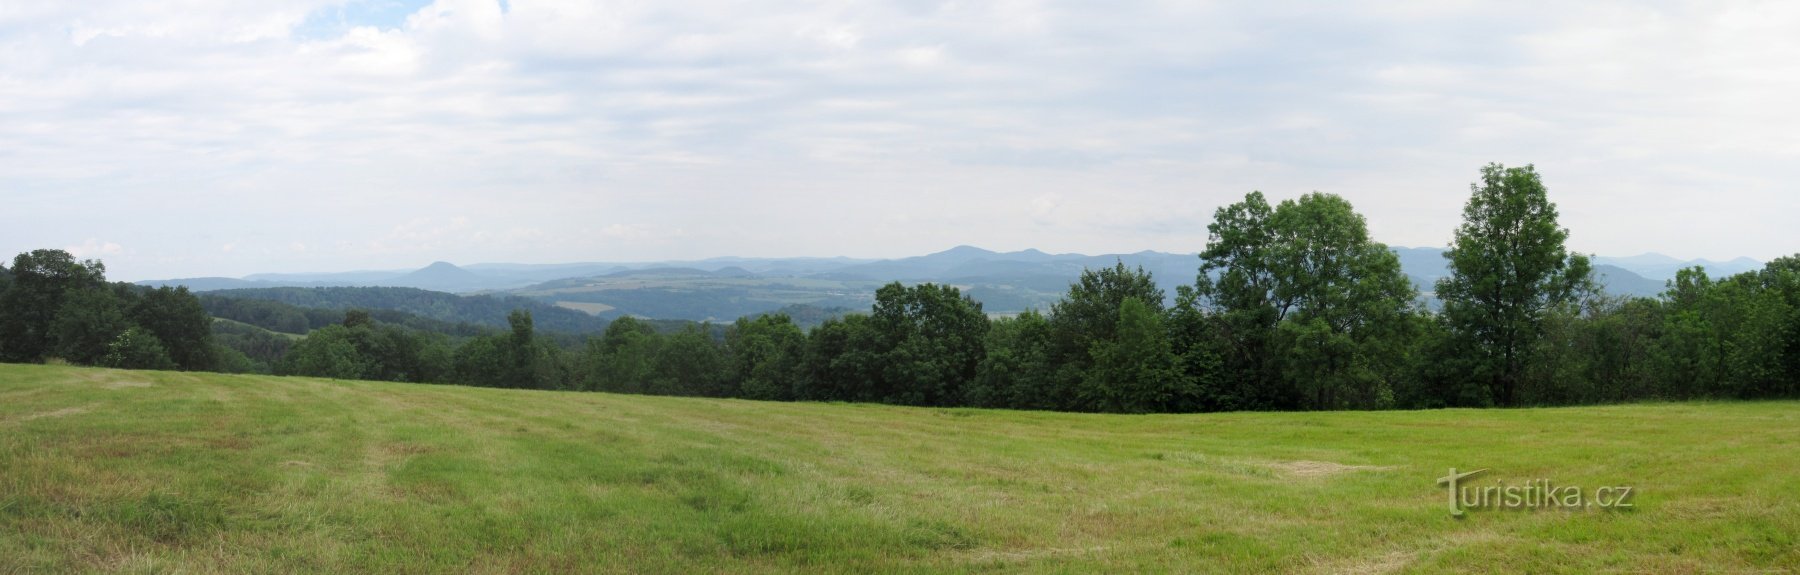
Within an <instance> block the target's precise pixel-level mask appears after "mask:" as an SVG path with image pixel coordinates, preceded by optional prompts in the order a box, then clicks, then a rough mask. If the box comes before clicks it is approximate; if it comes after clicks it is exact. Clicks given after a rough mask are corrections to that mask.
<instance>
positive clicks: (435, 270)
mask: <svg viewBox="0 0 1800 575" xmlns="http://www.w3.org/2000/svg"><path fill="white" fill-rule="evenodd" d="M375 283H376V284H377V285H381V286H388V287H409V288H419V289H425V290H432V291H443V292H459V291H474V290H481V289H492V288H497V287H510V286H504V285H498V284H497V282H496V281H495V280H494V278H490V277H484V276H481V275H479V274H476V273H475V272H471V271H469V270H465V269H462V268H459V267H456V264H452V263H450V262H432V264H431V265H428V266H425V267H424V268H421V269H419V270H416V271H413V272H411V273H408V274H406V275H402V276H400V277H397V278H393V279H388V280H381V281H379V282H375Z"/></svg>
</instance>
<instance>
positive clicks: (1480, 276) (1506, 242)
mask: <svg viewBox="0 0 1800 575" xmlns="http://www.w3.org/2000/svg"><path fill="white" fill-rule="evenodd" d="M1481 180H1482V181H1481V183H1479V184H1475V185H1471V186H1470V188H1471V190H1472V193H1471V195H1470V197H1469V202H1468V204H1467V205H1466V206H1465V207H1464V208H1463V223H1462V225H1461V226H1460V227H1458V228H1457V230H1456V237H1455V240H1454V241H1453V242H1452V243H1451V245H1450V249H1449V250H1448V251H1446V252H1445V253H1444V257H1445V258H1446V259H1448V260H1449V261H1450V272H1451V273H1450V276H1449V277H1446V278H1443V279H1441V280H1438V284H1437V296H1438V299H1440V300H1442V301H1443V302H1444V309H1443V318H1444V321H1445V322H1446V324H1447V327H1448V328H1449V333H1450V335H1451V336H1452V338H1453V340H1452V344H1453V346H1454V350H1455V351H1454V353H1455V354H1456V355H1458V356H1460V357H1462V358H1464V362H1465V364H1466V366H1467V368H1466V370H1465V372H1464V373H1463V374H1462V375H1461V377H1465V378H1467V379H1469V380H1471V381H1476V382H1480V383H1483V384H1485V385H1486V386H1487V387H1488V390H1489V393H1490V395H1491V396H1492V399H1493V402H1494V403H1497V404H1500V405H1512V404H1514V403H1515V402H1516V400H1517V390H1518V388H1519V385H1520V383H1521V381H1522V379H1523V377H1524V372H1525V369H1526V366H1528V365H1530V364H1531V362H1532V359H1533V357H1532V355H1533V352H1534V351H1535V342H1536V341H1537V340H1538V338H1539V337H1541V336H1542V334H1543V330H1544V321H1545V317H1546V315H1547V314H1549V313H1551V312H1552V311H1553V310H1555V309H1557V308H1559V307H1562V306H1568V305H1571V304H1574V303H1575V302H1576V301H1577V298H1578V297H1580V296H1581V295H1582V292H1583V291H1587V290H1591V287H1592V284H1593V280H1592V277H1591V276H1592V272H1591V269H1590V266H1589V264H1588V260H1587V258H1586V257H1585V256H1581V255H1579V254H1576V255H1570V254H1569V253H1568V251H1567V250H1566V249H1564V247H1563V242H1564V240H1566V239H1567V238H1568V236H1569V231H1568V230H1566V229H1563V228H1562V227H1560V226H1559V225H1558V224H1557V212H1556V205H1555V204H1553V203H1551V202H1550V200H1549V197H1548V193H1547V191H1546V190H1545V188H1544V184H1543V182H1542V181H1541V180H1540V179H1539V177H1538V173H1537V171H1536V170H1535V169H1534V168H1532V167H1531V166H1525V167H1523V168H1507V167H1504V166H1501V165H1500V164H1489V165H1487V166H1486V167H1483V168H1482V170H1481Z"/></svg>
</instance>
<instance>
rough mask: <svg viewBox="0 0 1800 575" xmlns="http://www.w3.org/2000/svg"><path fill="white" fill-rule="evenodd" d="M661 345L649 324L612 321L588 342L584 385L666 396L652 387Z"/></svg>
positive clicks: (612, 390)
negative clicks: (599, 334)
mask: <svg viewBox="0 0 1800 575" xmlns="http://www.w3.org/2000/svg"><path fill="white" fill-rule="evenodd" d="M662 343H663V341H662V338H661V337H659V336H658V335H657V334H656V328H654V327H652V326H651V325H650V324H649V323H645V322H642V321H639V320H638V319H637V318H634V317H631V316H625V317H621V318H619V319H615V320H613V322H612V324H611V325H608V326H606V333H605V334H603V335H601V336H600V337H598V338H590V339H589V340H588V344H587V355H586V356H585V359H584V361H585V363H586V368H585V371H586V373H585V375H584V378H585V379H584V382H583V386H584V387H585V388H587V389H590V390H598V391H610V392H615V393H659V392H660V393H668V392H667V391H659V390H657V389H656V388H657V387H658V386H656V385H654V384H653V379H655V376H656V368H657V355H658V354H659V352H660V348H661V346H662Z"/></svg>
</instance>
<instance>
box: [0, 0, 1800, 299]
mask: <svg viewBox="0 0 1800 575" xmlns="http://www.w3.org/2000/svg"><path fill="white" fill-rule="evenodd" d="M1794 30H1800V3H1791V2H1785V3H1784V2H1735V1H1728V0H1710V1H1701V2H1686V3H1683V2H1607V1H1597V2H1580V3H1570V2H1530V1H1516V2H1491V3H1477V2H1459V1H1449V0H1429V1H1418V2H1411V1H1408V2H1358V3H1336V2H1317V3H1314V2H1230V3H1224V2H1221V3H1212V2H1204V1H1176V2H1163V1H1150V2H1139V1H1131V0H1125V1H1111V2H1091V1H1082V2H1049V1H1032V0H991V1H985V2H964V1H949V2H925V1H919V2H914V1H902V2H888V1H876V0H865V1H806V2H796V1H787V0H770V1H764V2H733V1H694V2H689V1H680V0H652V1H646V2H596V1H565V0H502V1H495V0H438V1H436V2H425V1H397V0H349V1H345V0H258V1H255V2H243V1H241V0H170V1H144V0H82V1H81V2H68V1H65V0H50V1H45V0H6V1H5V2H4V3H0V254H5V255H10V254H14V253H18V252H21V251H26V250H30V249H35V248H45V247H50V248H63V249H67V250H70V251H71V252H73V253H75V254H76V255H78V256H81V257H86V258H99V259H101V260H102V261H104V262H105V263H106V265H107V267H108V270H109V276H110V277H112V278H113V279H123V280H140V279H151V278H170V277H195V276H240V275H244V274H249V273H255V272H301V271H340V270H353V269H404V268H414V267H422V266H424V265H425V264H427V263H430V262H432V261H436V260H445V261H451V262H455V263H459V264H471V263H481V262H537V263H549V262H573V261H650V260H667V259H696V258H706V257H714V256H727V255H735V256H768V257H777V256H851V257H903V256H909V255H920V254H924V253H929V252H934V251H939V250H942V249H946V248H949V247H951V246H955V245H959V244H971V245H977V246H981V247H985V248H989V249H995V250H1003V251H1010V250H1018V249H1025V248H1037V249H1042V250H1045V251H1049V252H1080V253H1089V254H1097V253H1123V252H1135V251H1139V250H1159V251H1170V252H1198V251H1200V250H1202V249H1204V247H1205V244H1206V240H1207V232H1206V224H1207V223H1208V222H1209V221H1210V220H1211V216H1212V213H1213V211H1214V210H1215V209H1217V208H1218V207H1219V206H1221V205H1224V204H1228V203H1231V202H1233V201H1237V200H1240V199H1242V197H1243V195H1244V194H1245V193H1247V192H1249V191H1252V190H1261V191H1263V192H1264V193H1265V194H1267V195H1269V196H1270V197H1271V198H1274V199H1281V198H1290V197H1297V196H1299V195H1301V194H1304V193H1308V192H1313V191H1319V192H1328V193H1334V194H1338V195H1341V196H1343V197H1345V198H1346V199H1348V200H1349V201H1350V202H1352V203H1353V204H1354V205H1355V206H1356V208H1357V209H1358V211H1359V212H1361V213H1362V214H1363V215H1364V216H1366V218H1367V220H1368V224H1369V228H1370V232H1371V234H1372V235H1373V236H1374V237H1375V238H1376V239H1377V240H1379V241H1383V242H1386V243H1388V244H1391V245H1401V246H1442V245H1445V244H1447V243H1448V242H1449V240H1450V236H1451V233H1452V230H1453V229H1454V228H1455V227H1456V225H1457V223H1458V222H1459V219H1460V217H1461V207H1462V204H1463V202H1464V201H1466V200H1467V198H1468V194H1469V186H1470V184H1471V182H1473V181H1474V180H1475V179H1476V178H1477V176H1478V173H1479V170H1480V168H1481V166H1482V165H1484V164H1487V163H1489V162H1499V163H1503V164H1506V165H1523V164H1535V165H1536V166H1537V168H1538V170H1539V172H1540V173H1541V174H1542V175H1543V178H1544V181H1545V183H1546V185H1547V186H1548V187H1549V190H1550V197H1551V199H1552V201H1554V202H1556V203H1557V204H1558V206H1559V208H1560V211H1561V216H1562V218H1561V221H1562V223H1563V225H1564V226H1566V227H1568V228H1569V229H1570V231H1571V235H1570V239H1569V247H1570V248H1571V249H1574V250H1577V251H1581V252H1588V253H1598V254H1601V255H1619V256H1623V255H1634V254H1639V253H1644V252H1660V253H1664V254H1668V255H1672V256H1675V257H1678V258H1683V259H1687V258H1701V257H1704V258H1710V259H1715V260H1725V259H1731V258H1734V257H1738V256H1749V257H1752V258H1757V259H1763V260H1766V259H1770V258H1773V257H1777V256H1781V255H1786V254H1791V253H1794V252H1796V251H1800V242H1796V241H1795V240H1796V239H1797V238H1800V188H1797V187H1796V186H1797V183H1800V106H1796V105H1795V102H1800V34H1795V33H1794Z"/></svg>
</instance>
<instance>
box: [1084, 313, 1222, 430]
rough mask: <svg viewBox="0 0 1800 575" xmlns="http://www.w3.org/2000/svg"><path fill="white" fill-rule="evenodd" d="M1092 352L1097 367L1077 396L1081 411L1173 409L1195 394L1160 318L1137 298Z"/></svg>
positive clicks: (1093, 368) (1137, 411) (1095, 345)
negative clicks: (1172, 348) (1111, 335)
mask: <svg viewBox="0 0 1800 575" xmlns="http://www.w3.org/2000/svg"><path fill="white" fill-rule="evenodd" d="M1088 354H1089V355H1090V356H1091V357H1092V358H1093V365H1092V367H1090V368H1089V369H1088V370H1087V372H1086V374H1084V375H1085V377H1084V378H1083V380H1082V382H1081V385H1080V387H1078V388H1077V389H1076V392H1075V397H1076V405H1077V406H1079V408H1080V409H1082V410H1085V411H1105V412H1117V413H1149V412H1160V411H1169V410H1171V409H1172V408H1174V407H1176V406H1178V405H1182V404H1184V403H1187V402H1188V401H1190V396H1192V395H1194V393H1195V390H1194V389H1193V384H1192V382H1191V381H1190V380H1188V379H1187V378H1186V374H1185V373H1184V372H1183V371H1182V369H1181V367H1180V365H1179V363H1178V362H1177V360H1176V357H1175V354H1174V353H1173V352H1172V351H1171V349H1170V347H1169V337H1168V333H1166V332H1165V331H1164V330H1163V324H1162V316H1161V314H1159V313H1158V312H1157V310H1156V309H1154V308H1153V307H1152V306H1150V305H1149V304H1146V303H1144V302H1142V301H1139V300H1138V299H1137V298H1126V299H1125V300H1124V301H1122V302H1120V303H1119V320H1118V322H1117V323H1115V324H1114V331H1113V337H1112V338H1110V339H1099V340H1095V341H1094V342H1093V344H1092V347H1090V348H1089V350H1088Z"/></svg>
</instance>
